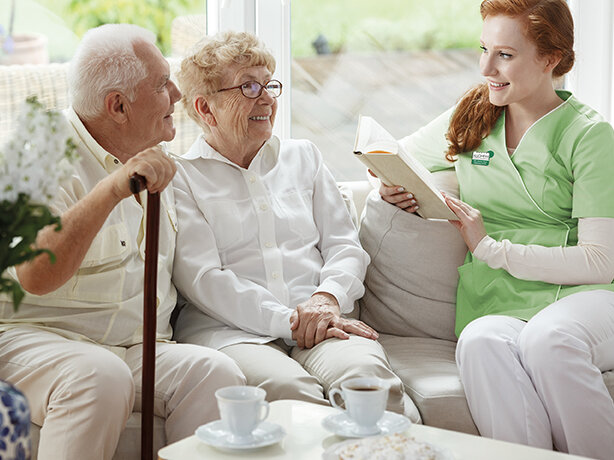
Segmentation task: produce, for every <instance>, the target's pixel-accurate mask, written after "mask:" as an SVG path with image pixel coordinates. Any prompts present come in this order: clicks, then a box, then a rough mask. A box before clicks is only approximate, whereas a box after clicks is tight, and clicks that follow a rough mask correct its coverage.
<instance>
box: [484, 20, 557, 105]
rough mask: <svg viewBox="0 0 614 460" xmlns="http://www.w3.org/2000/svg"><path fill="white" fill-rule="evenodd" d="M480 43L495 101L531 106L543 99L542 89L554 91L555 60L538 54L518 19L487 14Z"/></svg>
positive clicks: (496, 103) (492, 100)
mask: <svg viewBox="0 0 614 460" xmlns="http://www.w3.org/2000/svg"><path fill="white" fill-rule="evenodd" d="M480 42H481V47H482V51H483V52H482V56H481V57H480V70H481V72H482V75H484V77H486V81H487V82H488V89H489V97H490V102H491V103H492V104H494V105H496V106H506V105H513V104H518V105H522V104H524V103H526V104H529V105H531V103H532V102H534V101H535V99H534V98H539V99H542V98H543V93H542V91H547V90H549V91H552V67H553V66H552V65H549V63H550V62H551V59H549V58H548V57H544V56H539V55H538V52H537V47H536V46H535V44H534V43H533V42H531V41H530V40H529V39H528V38H526V37H525V35H524V33H523V25H522V23H521V22H520V21H519V20H518V19H515V18H512V17H509V16H502V15H498V16H487V17H486V19H484V23H483V26H482V36H481V39H480ZM539 99H537V100H539Z"/></svg>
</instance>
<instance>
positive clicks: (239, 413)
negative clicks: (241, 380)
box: [215, 386, 269, 444]
mask: <svg viewBox="0 0 614 460" xmlns="http://www.w3.org/2000/svg"><path fill="white" fill-rule="evenodd" d="M215 397H216V398H217V406H218V408H219V410H220V418H221V420H222V426H223V427H224V428H225V429H226V430H227V431H228V432H229V433H230V439H229V440H230V442H232V443H236V444H245V443H249V442H251V441H252V440H253V436H252V433H253V431H254V430H255V429H256V428H257V427H258V425H259V424H260V422H262V421H263V420H264V419H265V418H267V417H268V415H269V403H268V402H266V401H265V400H264V398H265V397H266V391H264V390H263V389H262V388H258V387H252V386H231V387H224V388H220V389H219V390H217V391H216V392H215Z"/></svg>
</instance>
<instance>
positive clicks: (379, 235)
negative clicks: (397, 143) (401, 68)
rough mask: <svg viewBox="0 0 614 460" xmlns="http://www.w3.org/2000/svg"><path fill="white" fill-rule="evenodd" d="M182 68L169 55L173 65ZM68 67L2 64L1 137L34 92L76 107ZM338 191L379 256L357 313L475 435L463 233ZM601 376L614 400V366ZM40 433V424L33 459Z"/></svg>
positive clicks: (189, 134) (183, 123)
mask: <svg viewBox="0 0 614 460" xmlns="http://www.w3.org/2000/svg"><path fill="white" fill-rule="evenodd" d="M176 67H177V63H176V62H173V61H171V70H172V71H174V70H176ZM67 68H68V64H48V65H42V66H0V142H2V141H4V140H5V139H6V137H7V136H8V135H9V133H10V131H11V130H12V129H13V128H14V118H15V114H16V112H17V111H18V110H19V107H20V105H21V103H22V102H23V101H24V100H25V98H26V97H27V96H28V95H31V94H36V95H37V96H38V97H39V100H40V101H41V102H42V103H43V104H45V105H46V106H47V107H49V108H64V107H66V106H67V105H68V95H67V83H66V71H67ZM174 121H175V125H176V127H177V135H176V137H175V139H174V140H173V141H172V142H171V143H170V145H169V149H170V150H171V151H172V152H176V153H182V152H185V151H187V149H188V147H189V146H190V145H191V144H192V142H193V141H194V139H195V138H196V136H197V135H198V134H199V133H200V129H199V128H198V126H197V125H196V124H195V123H194V122H193V121H192V120H191V119H190V118H189V117H188V116H187V114H186V112H185V110H184V109H183V107H182V105H181V104H177V105H176V106H175V113H174ZM348 148H349V146H348ZM443 179H445V178H443ZM340 188H341V190H342V191H343V192H344V194H345V195H346V196H347V197H348V199H349V200H350V208H351V210H352V211H353V215H354V217H355V218H356V224H357V226H359V231H360V239H361V242H362V244H363V246H364V247H365V249H366V250H367V252H368V253H369V255H370V256H371V264H370V266H369V268H368V270H367V276H366V280H365V286H366V292H365V295H364V297H363V298H362V299H361V300H360V302H359V303H360V311H359V312H356V314H357V315H358V314H359V315H360V318H361V319H362V320H363V321H365V322H366V323H368V324H370V325H371V326H373V327H374V328H375V329H377V330H378V331H379V332H380V339H379V340H380V342H381V343H382V345H383V346H384V348H385V350H386V352H387V354H388V358H389V360H390V363H391V364H392V367H393V369H394V370H395V371H396V373H397V374H398V376H399V377H400V378H401V380H402V381H403V383H404V385H405V389H406V392H407V394H408V395H409V396H410V397H411V399H412V400H413V401H414V403H415V404H416V406H417V408H418V410H419V412H420V415H421V418H422V422H423V423H424V424H427V425H431V426H436V427H440V428H445V429H450V430H456V431H462V432H465V433H471V434H477V433H478V432H477V429H476V427H475V425H474V423H473V420H472V418H471V414H470V413H469V409H468V407H467V402H466V400H465V396H464V392H463V388H462V385H461V382H460V379H459V375H458V371H457V368H456V364H455V359H454V351H455V347H456V337H455V335H454V314H455V313H454V312H455V296H456V283H457V281H458V274H457V270H456V269H457V267H458V266H459V265H460V264H461V263H462V261H463V259H464V256H465V253H466V250H467V248H466V246H465V245H464V242H463V240H462V239H461V238H460V236H459V235H458V232H457V231H456V230H455V229H454V228H453V227H452V226H451V225H449V224H448V223H447V222H434V221H425V220H423V219H421V218H419V217H417V216H415V215H412V214H408V213H405V212H403V211H401V210H399V209H397V208H395V207H394V206H391V205H388V204H387V203H384V202H383V201H382V200H381V199H380V198H379V195H378V194H377V191H375V190H374V189H373V188H372V186H371V185H370V184H369V182H368V181H367V180H364V181H356V182H345V183H342V184H340ZM451 193H452V192H451ZM359 216H360V217H359ZM603 377H604V380H605V382H606V384H607V386H608V389H609V391H610V394H612V395H613V397H614V371H610V372H606V373H604V374H603ZM140 419H141V414H140V401H137V403H136V407H135V410H134V412H133V413H132V414H131V416H130V418H129V420H128V423H127V426H126V428H125V429H124V431H123V433H122V435H121V438H120V441H119V445H118V448H117V451H116V453H115V456H114V457H113V458H114V460H128V459H130V460H131V459H137V458H139V456H140V455H139V452H140ZM154 430H155V432H154V447H155V449H156V451H157V449H158V448H160V447H162V446H163V445H165V444H166V438H165V434H164V420H163V419H161V418H159V417H155V420H154ZM39 431H40V427H38V426H37V425H34V424H32V440H33V446H32V447H33V457H32V458H36V452H37V444H38V436H39Z"/></svg>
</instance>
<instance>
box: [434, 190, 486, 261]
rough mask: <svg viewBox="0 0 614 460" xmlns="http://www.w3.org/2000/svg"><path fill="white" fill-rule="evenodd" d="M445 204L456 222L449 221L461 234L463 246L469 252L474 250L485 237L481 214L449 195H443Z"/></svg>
mask: <svg viewBox="0 0 614 460" xmlns="http://www.w3.org/2000/svg"><path fill="white" fill-rule="evenodd" d="M443 196H444V198H445V200H446V203H447V204H448V206H449V207H450V209H451V210H452V212H453V213H454V214H456V216H457V217H458V220H450V221H448V222H450V223H451V224H452V225H454V226H455V227H456V228H457V229H458V230H459V231H460V233H461V236H462V237H463V239H464V240H465V244H466V245H467V247H468V248H469V250H470V251H471V252H473V250H474V249H475V248H476V246H477V245H478V243H479V242H480V241H482V238H484V237H485V236H486V228H485V227H484V221H483V220H482V213H481V212H480V211H478V210H477V209H475V208H472V207H471V206H469V205H468V204H467V203H465V202H464V201H461V200H458V199H456V198H454V197H451V196H450V195H446V194H445V193H444V194H443Z"/></svg>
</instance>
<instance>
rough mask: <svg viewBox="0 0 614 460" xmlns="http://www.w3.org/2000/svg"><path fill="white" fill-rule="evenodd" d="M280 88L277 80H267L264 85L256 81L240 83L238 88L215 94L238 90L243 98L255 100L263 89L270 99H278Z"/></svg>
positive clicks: (226, 89) (234, 87)
mask: <svg viewBox="0 0 614 460" xmlns="http://www.w3.org/2000/svg"><path fill="white" fill-rule="evenodd" d="M281 88H282V84H281V82H280V81H277V80H269V81H267V82H266V83H265V84H264V85H261V84H260V83H258V82H257V81H253V80H251V81H246V82H245V83H241V84H240V85H239V86H233V87H232V88H223V89H219V90H217V92H218V93H220V92H222V91H229V90H231V89H240V90H241V92H242V93H243V96H245V97H246V98H248V99H256V98H259V97H260V95H261V94H262V90H263V89H266V90H267V91H268V93H269V94H270V95H271V96H272V97H279V95H280V94H281Z"/></svg>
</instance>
